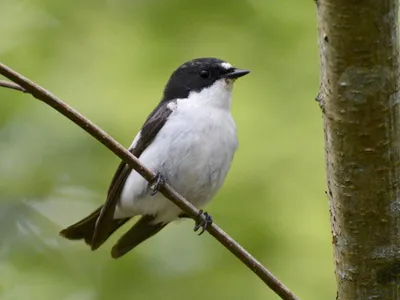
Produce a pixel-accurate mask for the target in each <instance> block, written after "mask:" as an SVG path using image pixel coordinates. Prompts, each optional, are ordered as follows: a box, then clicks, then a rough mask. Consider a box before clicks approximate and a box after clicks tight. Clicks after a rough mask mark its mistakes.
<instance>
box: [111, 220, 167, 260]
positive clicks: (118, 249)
mask: <svg viewBox="0 0 400 300" xmlns="http://www.w3.org/2000/svg"><path fill="white" fill-rule="evenodd" d="M154 219H155V217H154V216H149V215H144V216H142V217H141V218H140V219H139V221H137V222H136V223H135V224H134V225H133V226H132V228H131V229H129V231H128V232H126V233H125V234H124V235H123V236H122V237H121V238H120V239H119V240H118V242H117V243H116V244H115V245H114V247H113V248H112V250H111V256H112V257H113V258H119V257H121V256H122V255H124V254H126V253H127V252H129V251H131V250H132V249H133V248H135V247H136V246H137V245H139V244H140V243H142V242H144V241H145V240H147V239H148V238H149V237H151V236H153V235H155V234H156V233H157V232H159V231H160V230H161V229H163V228H164V227H165V226H166V225H167V224H168V223H156V224H154Z"/></svg>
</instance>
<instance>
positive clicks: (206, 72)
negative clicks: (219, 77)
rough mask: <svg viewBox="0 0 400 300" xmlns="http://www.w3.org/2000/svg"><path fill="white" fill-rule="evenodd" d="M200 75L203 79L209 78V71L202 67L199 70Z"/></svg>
mask: <svg viewBox="0 0 400 300" xmlns="http://www.w3.org/2000/svg"><path fill="white" fill-rule="evenodd" d="M200 77H201V78H203V79H207V78H210V71H208V70H206V69H203V70H201V71H200Z"/></svg>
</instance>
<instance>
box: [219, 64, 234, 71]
mask: <svg viewBox="0 0 400 300" xmlns="http://www.w3.org/2000/svg"><path fill="white" fill-rule="evenodd" d="M221 67H223V68H224V69H227V70H229V69H230V68H232V65H231V64H230V63H227V62H223V63H221Z"/></svg>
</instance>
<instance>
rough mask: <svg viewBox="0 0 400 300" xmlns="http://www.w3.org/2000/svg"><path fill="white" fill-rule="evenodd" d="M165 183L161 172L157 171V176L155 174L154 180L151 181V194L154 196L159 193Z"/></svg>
mask: <svg viewBox="0 0 400 300" xmlns="http://www.w3.org/2000/svg"><path fill="white" fill-rule="evenodd" d="M163 184H165V179H164V177H163V176H162V175H161V173H160V172H157V174H156V176H154V178H153V180H152V181H151V182H150V183H149V186H150V191H151V194H150V195H151V196H154V195H155V194H157V193H158V190H159V188H160V187H161V186H162V185H163Z"/></svg>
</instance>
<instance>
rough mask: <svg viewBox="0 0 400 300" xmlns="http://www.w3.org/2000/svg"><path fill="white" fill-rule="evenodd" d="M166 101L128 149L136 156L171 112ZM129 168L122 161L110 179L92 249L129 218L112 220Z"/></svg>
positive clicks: (150, 117)
mask: <svg viewBox="0 0 400 300" xmlns="http://www.w3.org/2000/svg"><path fill="white" fill-rule="evenodd" d="M168 103H171V102H170V101H168V102H160V104H159V105H158V106H157V107H156V108H155V109H154V110H153V112H152V113H151V114H150V115H149V117H148V118H147V120H146V122H145V123H144V125H143V127H142V130H141V131H140V133H139V137H138V139H137V141H136V143H134V144H133V145H132V146H131V147H130V149H129V151H130V152H131V153H132V154H133V155H135V156H136V157H140V155H141V154H142V153H143V151H144V150H145V149H146V148H147V147H148V146H149V145H150V144H151V142H152V141H153V140H154V138H155V137H156V136H157V134H158V132H159V131H160V130H161V128H162V127H163V126H164V124H165V123H166V121H167V119H168V117H169V115H170V114H171V113H172V110H171V109H170V108H169V107H168ZM131 170H132V169H131V167H129V166H128V165H127V164H126V163H125V162H123V161H122V162H121V163H120V165H119V166H118V168H117V170H116V172H115V174H114V177H113V178H112V180H111V184H110V187H109V189H108V193H107V199H106V201H105V203H104V205H103V207H102V209H101V211H100V215H99V217H98V218H97V221H96V226H95V229H94V233H93V238H92V241H91V248H92V249H93V250H94V249H97V248H98V247H99V246H100V245H101V244H103V243H104V242H105V240H106V239H107V238H108V237H109V236H110V235H111V233H112V232H114V231H115V230H116V229H118V228H119V227H120V226H122V225H123V224H124V223H126V222H127V221H128V220H129V219H130V218H126V219H121V220H119V221H118V222H117V223H116V221H117V220H113V218H114V212H115V207H116V205H117V203H118V200H119V197H120V194H121V191H122V187H123V186H124V184H125V181H126V179H127V178H128V176H129V174H130V172H131Z"/></svg>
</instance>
